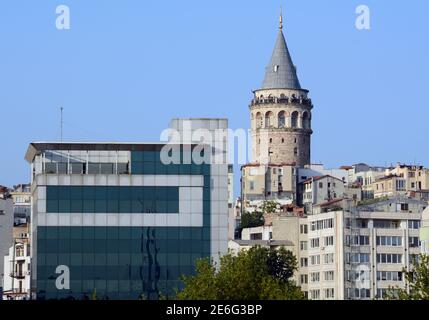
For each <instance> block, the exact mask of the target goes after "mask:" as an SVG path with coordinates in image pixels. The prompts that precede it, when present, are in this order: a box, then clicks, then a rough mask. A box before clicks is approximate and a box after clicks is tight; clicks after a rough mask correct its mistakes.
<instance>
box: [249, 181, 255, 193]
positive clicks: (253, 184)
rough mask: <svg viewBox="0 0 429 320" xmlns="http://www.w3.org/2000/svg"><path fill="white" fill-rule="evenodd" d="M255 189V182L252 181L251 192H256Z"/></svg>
mask: <svg viewBox="0 0 429 320" xmlns="http://www.w3.org/2000/svg"><path fill="white" fill-rule="evenodd" d="M254 189H255V182H254V181H250V190H252V191H253V190H254Z"/></svg>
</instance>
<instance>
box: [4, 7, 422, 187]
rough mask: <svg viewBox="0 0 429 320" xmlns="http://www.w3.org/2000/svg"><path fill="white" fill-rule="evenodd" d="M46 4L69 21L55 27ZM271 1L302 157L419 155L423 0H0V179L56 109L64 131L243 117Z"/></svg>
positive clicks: (16, 166)
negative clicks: (364, 25) (286, 55)
mask: <svg viewBox="0 0 429 320" xmlns="http://www.w3.org/2000/svg"><path fill="white" fill-rule="evenodd" d="M59 4H67V5H69V7H70V10H71V30H68V31H58V30H57V29H56V28H55V19H56V15H55V8H56V6H57V5H59ZM281 4H282V5H283V12H284V20H285V36H286V40H287V42H288V45H289V49H290V51H291V54H292V57H293V60H294V63H295V64H296V65H297V67H298V75H299V78H300V81H301V84H302V86H303V87H305V88H308V89H309V90H310V94H311V97H312V99H313V102H314V105H315V108H314V113H313V129H314V135H313V138H312V160H313V162H322V163H324V164H325V165H326V166H327V167H336V166H340V165H345V164H353V163H357V162H367V163H369V164H374V165H385V164H390V163H396V162H397V161H401V162H408V163H412V162H413V163H414V162H417V163H420V164H423V165H426V166H429V143H428V134H427V132H426V130H427V128H428V124H429V122H428V119H429V108H428V107H429V105H428V104H429V103H428V102H429V97H428V91H429V90H428V89H429V77H428V75H429V63H428V59H429V58H428V57H429V42H428V38H429V37H428V36H429V26H428V22H427V21H428V20H427V13H428V12H429V1H427V0H413V1H404V0H402V1H399V0H391V1H379V0H378V1H375V0H359V1H354V0H325V1H315V0H287V1H280V0H273V1H262V0H234V1H226V0H222V1H220V0H216V1H215V0H204V1H201V0H199V1H197V0H193V1H190V0H182V1H155V0H151V1H148V0H145V1H140V0H134V1H132V0H121V1H119V0H115V1H114V0H109V1H105V0H91V1H83V0H81V1H77V0H74V1H66V0H57V1H52V0H43V1H34V0H27V1H23V0H8V1H6V0H2V1H1V2H0V127H1V131H2V138H1V139H0V150H1V151H0V184H3V185H9V186H11V185H13V184H16V183H21V182H26V181H28V180H29V172H30V171H29V166H28V165H27V163H26V162H25V161H24V159H23V158H24V154H25V151H26V148H27V146H28V143H29V142H31V141H36V140H58V139H59V136H60V129H59V128H60V126H59V107H60V106H63V107H64V108H65V112H64V115H65V125H64V139H65V140H86V141H156V140H158V138H159V133H160V131H161V130H163V129H164V128H166V127H167V126H168V123H169V120H170V119H171V118H172V117H181V116H183V117H227V118H229V120H230V127H231V128H233V129H236V128H248V127H249V115H248V103H249V101H250V99H251V90H252V89H256V88H258V86H259V85H260V84H261V82H262V79H263V74H264V68H265V65H266V64H267V63H268V60H269V58H270V55H271V52H272V49H273V46H274V41H275V38H276V34H277V27H278V13H279V7H280V5H281ZM359 4H366V5H368V6H369V8H370V9H371V30H369V31H358V30H357V29H356V28H355V17H356V14H355V8H356V6H357V5H359ZM237 169H238V168H237Z"/></svg>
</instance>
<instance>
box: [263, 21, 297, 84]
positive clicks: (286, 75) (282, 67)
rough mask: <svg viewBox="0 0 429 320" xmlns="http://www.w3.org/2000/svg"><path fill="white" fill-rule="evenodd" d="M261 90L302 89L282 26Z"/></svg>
mask: <svg viewBox="0 0 429 320" xmlns="http://www.w3.org/2000/svg"><path fill="white" fill-rule="evenodd" d="M261 89H301V84H300V83H299V80H298V76H297V74H296V68H295V66H294V64H293V62H292V58H291V56H290V54H289V50H288V48H287V44H286V40H285V37H284V35H283V31H282V27H281V26H280V30H279V33H278V35H277V40H276V44H275V46H274V50H273V54H272V56H271V60H270V62H269V64H268V66H267V67H266V71H265V78H264V82H263V83H262V88H261Z"/></svg>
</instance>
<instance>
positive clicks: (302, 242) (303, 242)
mask: <svg viewBox="0 0 429 320" xmlns="http://www.w3.org/2000/svg"><path fill="white" fill-rule="evenodd" d="M300 249H301V251H303V250H307V241H301V242H300Z"/></svg>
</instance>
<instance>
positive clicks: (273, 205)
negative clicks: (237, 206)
mask: <svg viewBox="0 0 429 320" xmlns="http://www.w3.org/2000/svg"><path fill="white" fill-rule="evenodd" d="M278 206H279V203H278V202H276V201H273V200H265V201H264V202H263V203H262V206H261V209H262V212H263V213H274V212H276V211H277V207H278Z"/></svg>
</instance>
